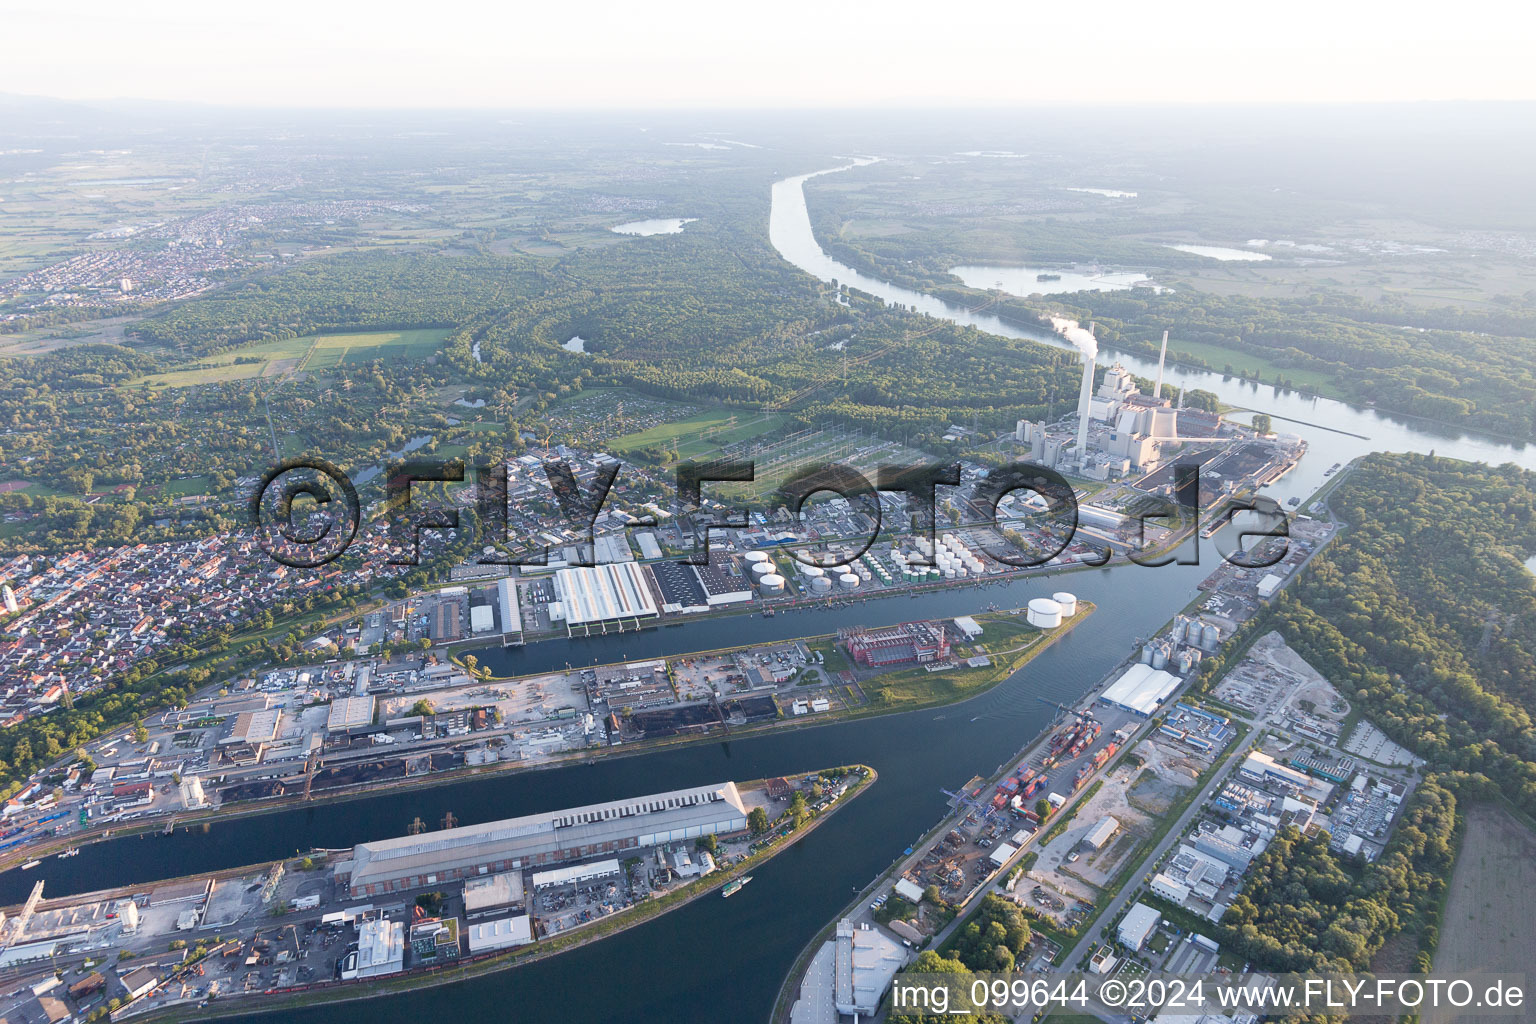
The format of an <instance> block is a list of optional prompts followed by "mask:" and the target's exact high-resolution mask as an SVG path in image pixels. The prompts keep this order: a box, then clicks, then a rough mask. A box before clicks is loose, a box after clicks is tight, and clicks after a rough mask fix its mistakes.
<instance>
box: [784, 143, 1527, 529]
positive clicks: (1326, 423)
mask: <svg viewBox="0 0 1536 1024" xmlns="http://www.w3.org/2000/svg"><path fill="white" fill-rule="evenodd" d="M869 162H870V161H869V160H868V159H860V160H855V161H853V162H851V163H846V164H843V165H841V166H838V167H831V168H828V169H826V170H823V171H815V172H813V173H811V174H801V175H796V176H795V177H792V178H785V179H784V180H783V181H779V182H776V183H774V186H773V207H772V211H771V213H770V215H769V221H768V237H769V240H770V241H771V242H772V243H773V247H774V248H775V249H777V250H778V251H779V255H781V256H783V257H784V258H785V259H786V260H788V261H789V262H790V263H793V264H794V265H795V266H797V267H799V268H800V269H802V270H804V271H806V272H807V273H809V274H812V275H814V276H815V277H817V278H818V279H820V280H822V281H837V282H838V283H839V284H844V285H847V286H849V287H851V288H857V289H859V290H860V291H864V292H868V293H870V294H871V295H876V296H878V297H880V298H882V299H884V300H885V301H886V302H888V303H893V304H897V305H903V306H907V307H908V308H913V309H916V310H917V311H918V312H919V313H923V314H925V315H927V316H932V317H939V318H942V319H945V320H950V321H953V322H955V323H958V324H965V325H967V326H971V327H977V328H980V329H981V330H984V331H990V332H991V333H993V334H1001V335H1004V336H1006V337H1009V338H1031V339H1034V340H1035V341H1042V342H1045V343H1046V344H1048V345H1053V346H1055V347H1057V348H1062V349H1070V348H1072V345H1071V344H1070V343H1069V342H1068V341H1066V339H1064V338H1062V337H1060V336H1059V335H1056V334H1054V333H1052V332H1050V331H1047V330H1045V329H1044V328H1030V327H1022V326H1020V325H1018V324H1014V323H1009V322H1005V321H1003V320H1001V319H999V318H998V317H995V316H991V315H989V314H986V313H974V312H972V311H970V310H969V309H966V308H964V307H961V306H955V305H952V304H950V303H948V302H945V301H943V300H942V299H938V298H935V297H934V296H932V295H927V294H924V293H923V292H916V291H912V290H911V289H908V288H902V287H899V286H897V285H893V284H889V283H887V282H885V281H881V280H879V279H877V278H872V277H869V276H867V275H865V274H861V273H860V272H859V271H857V270H855V269H853V268H852V267H848V266H845V265H843V264H841V263H838V262H837V261H836V260H834V259H833V258H832V257H831V256H829V255H827V254H826V253H825V252H823V251H822V249H821V247H820V246H819V245H818V244H817V243H816V238H815V235H814V234H813V233H812V231H811V218H810V215H809V213H808V212H807V210H806V205H805V183H806V182H807V181H809V180H810V179H811V178H816V177H820V176H821V175H824V174H837V173H841V172H844V171H848V170H851V169H853V168H855V167H859V166H863V165H864V164H867V163H869ZM1115 360H1118V361H1119V362H1120V363H1122V364H1124V365H1125V367H1126V368H1127V369H1129V370H1132V371H1134V372H1135V373H1137V374H1139V375H1140V376H1143V377H1147V378H1155V377H1156V376H1157V360H1155V359H1150V358H1147V357H1145V356H1140V355H1132V354H1130V353H1121V352H1116V351H1114V350H1113V349H1111V348H1109V347H1108V346H1105V347H1103V348H1101V349H1100V350H1099V362H1100V364H1105V363H1107V362H1110V361H1115ZM1163 379H1164V380H1165V381H1167V382H1168V383H1170V384H1173V385H1175V386H1177V387H1179V388H1185V387H1189V388H1201V389H1203V390H1205V391H1210V392H1212V393H1214V394H1215V395H1217V396H1218V397H1219V398H1220V399H1221V400H1222V401H1223V402H1225V403H1226V404H1228V405H1234V406H1238V407H1241V408H1244V409H1252V410H1255V411H1258V412H1266V413H1269V414H1270V416H1272V417H1274V419H1275V424H1274V427H1275V429H1276V430H1277V431H1282V432H1286V433H1293V434H1298V435H1300V436H1301V437H1304V438H1306V439H1307V441H1308V442H1309V446H1310V447H1309V450H1308V453H1307V455H1306V456H1305V457H1304V458H1303V459H1302V460H1301V462H1300V463H1299V464H1298V465H1297V467H1296V468H1295V469H1293V470H1292V471H1291V472H1290V473H1288V474H1287V475H1286V476H1285V478H1284V479H1282V480H1280V481H1279V482H1277V483H1275V484H1273V485H1271V486H1270V487H1269V489H1268V490H1267V492H1266V493H1268V494H1269V495H1270V496H1271V497H1274V498H1275V499H1277V500H1278V501H1280V502H1281V503H1282V504H1283V503H1284V502H1285V501H1286V500H1287V499H1289V498H1292V497H1297V498H1306V497H1307V496H1308V495H1310V494H1312V493H1313V492H1314V491H1316V490H1317V489H1318V488H1319V487H1320V486H1322V484H1323V483H1324V481H1325V480H1326V476H1325V474H1326V473H1327V471H1328V468H1329V467H1330V466H1332V465H1333V464H1334V463H1336V462H1338V463H1344V462H1349V461H1350V460H1351V459H1354V458H1356V457H1358V456H1361V455H1365V454H1368V453H1370V452H1373V451H1389V452H1407V451H1418V452H1428V451H1434V452H1436V453H1437V454H1439V455H1449V456H1451V457H1453V458H1457V459H1465V460H1467V461H1470V462H1488V463H1492V464H1494V465H1498V464H1500V463H1504V462H1514V463H1516V464H1518V465H1520V466H1522V467H1524V468H1525V469H1531V470H1536V446H1531V445H1514V444H1509V443H1507V442H1505V441H1500V440H1496V439H1494V438H1490V437H1487V436H1484V435H1480V434H1475V433H1470V432H1467V431H1462V430H1459V429H1458V428H1456V427H1452V426H1448V425H1444V424H1438V423H1434V422H1431V421H1428V420H1417V419H1404V418H1401V417H1394V416H1392V415H1391V414H1388V413H1382V412H1378V411H1376V410H1374V409H1366V408H1362V407H1359V406H1353V405H1349V404H1347V403H1344V402H1338V401H1334V400H1333V399H1328V398H1316V397H1313V396H1311V395H1304V394H1301V393H1299V392H1295V391H1286V390H1282V389H1280V388H1276V387H1275V386H1274V385H1270V384H1256V383H1253V382H1251V381H1241V380H1238V379H1236V378H1231V377H1223V376H1222V374H1220V373H1216V372H1211V371H1209V370H1197V369H1189V368H1185V367H1178V366H1169V367H1167V368H1166V370H1165V371H1164V374H1163Z"/></svg>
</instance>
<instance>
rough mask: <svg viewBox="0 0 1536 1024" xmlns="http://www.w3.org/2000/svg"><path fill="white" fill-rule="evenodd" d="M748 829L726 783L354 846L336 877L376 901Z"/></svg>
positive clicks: (738, 800) (740, 805) (356, 894)
mask: <svg viewBox="0 0 1536 1024" xmlns="http://www.w3.org/2000/svg"><path fill="white" fill-rule="evenodd" d="M746 827H747V808H746V804H745V803H744V802H743V801H742V798H741V794H740V792H738V791H737V789H736V784H735V783H734V782H723V783H717V784H715V785H712V786H699V787H696V788H694V789H680V790H673V791H671V792H668V793H658V794H655V795H653V796H642V797H635V798H632V799H629V800H613V801H609V802H608V803H602V804H589V805H587V806H584V807H573V808H570V809H569V810H563V811H549V812H545V813H542V814H530V815H525V816H524V817H521V818H509V819H506V820H503V821H491V822H486V823H484V824H481V825H467V826H463V827H460V828H450V829H444V830H441V831H438V832H430V833H426V834H423V835H413V836H401V837H398V838H395V839H382V840H378V841H375V842H368V843H358V844H357V845H356V846H355V847H353V848H352V856H351V858H350V859H348V860H345V861H342V862H340V863H338V864H337V865H336V869H335V875H336V881H337V882H338V883H343V884H346V885H347V886H348V887H349V890H348V891H349V892H350V894H351V895H352V896H353V897H360V896H375V895H381V894H384V893H390V892H400V891H403V890H407V889H415V888H420V887H422V886H427V885H439V884H442V883H445V882H450V881H454V880H457V879H464V878H478V877H480V876H482V875H486V874H491V873H499V872H503V871H519V870H522V869H525V868H531V867H540V866H544V865H559V864H565V863H568V862H572V861H578V860H582V859H584V858H589V857H595V856H599V855H608V856H611V855H613V854H615V853H618V852H621V851H627V850H634V849H638V848H640V847H649V846H657V845H660V844H662V843H672V842H682V841H685V840H693V839H697V838H699V837H700V836H705V835H725V834H729V833H732V832H741V831H743V830H745V829H746Z"/></svg>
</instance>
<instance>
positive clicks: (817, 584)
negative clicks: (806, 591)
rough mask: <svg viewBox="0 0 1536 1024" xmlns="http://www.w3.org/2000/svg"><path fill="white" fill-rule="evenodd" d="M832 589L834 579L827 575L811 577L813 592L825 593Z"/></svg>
mask: <svg viewBox="0 0 1536 1024" xmlns="http://www.w3.org/2000/svg"><path fill="white" fill-rule="evenodd" d="M831 589H832V581H831V580H830V579H828V578H827V577H825V576H812V577H811V593H813V594H825V593H826V592H827V591H829V590H831Z"/></svg>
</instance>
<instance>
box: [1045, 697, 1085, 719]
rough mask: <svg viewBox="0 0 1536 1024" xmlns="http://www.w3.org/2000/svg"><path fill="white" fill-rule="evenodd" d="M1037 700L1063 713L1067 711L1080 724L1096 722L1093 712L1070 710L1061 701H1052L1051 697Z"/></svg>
mask: <svg viewBox="0 0 1536 1024" xmlns="http://www.w3.org/2000/svg"><path fill="white" fill-rule="evenodd" d="M1037 699H1038V700H1039V701H1040V703H1042V704H1049V705H1050V706H1051V707H1053V708H1060V709H1061V710H1062V711H1065V712H1066V713H1067V714H1069V715H1071V716H1073V717H1074V718H1076V719H1077V720H1078V721H1079V722H1091V721H1093V720H1094V719H1093V712H1092V711H1079V710H1078V709H1077V708H1069V707H1067V705H1065V704H1063V703H1061V702H1060V701H1055V700H1051V699H1050V698H1049V697H1039V698H1037Z"/></svg>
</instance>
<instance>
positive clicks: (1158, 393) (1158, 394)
mask: <svg viewBox="0 0 1536 1024" xmlns="http://www.w3.org/2000/svg"><path fill="white" fill-rule="evenodd" d="M1167 358H1168V332H1167V331H1164V332H1163V350H1162V351H1161V352H1159V353H1158V354H1157V387H1155V388H1153V389H1152V397H1153V398H1162V397H1163V360H1165V359H1167Z"/></svg>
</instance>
